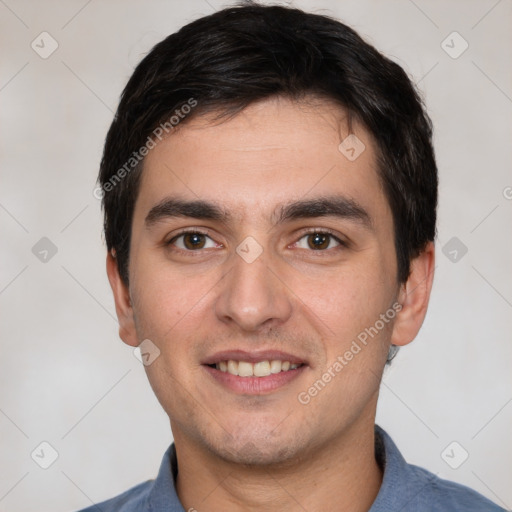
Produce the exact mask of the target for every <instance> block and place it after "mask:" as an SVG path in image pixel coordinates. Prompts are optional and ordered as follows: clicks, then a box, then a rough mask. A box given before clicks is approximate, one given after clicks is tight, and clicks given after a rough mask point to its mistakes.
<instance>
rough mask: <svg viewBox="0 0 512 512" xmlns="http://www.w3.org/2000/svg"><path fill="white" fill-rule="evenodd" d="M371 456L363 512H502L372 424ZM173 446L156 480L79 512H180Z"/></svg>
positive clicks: (176, 466) (182, 510)
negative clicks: (375, 473)
mask: <svg viewBox="0 0 512 512" xmlns="http://www.w3.org/2000/svg"><path fill="white" fill-rule="evenodd" d="M375 442H376V444H375V454H376V458H377V462H378V463H379V465H380V466H381V468H382V469H383V472H384V477H383V480H382V485H381V488H380V490H379V494H378V495H377V498H376V499H375V501H374V503H373V505H372V506H371V508H370V510H369V511H368V512H399V511H403V512H498V511H501V512H504V511H505V509H503V508H501V507H498V506H497V505H495V504H494V503H492V502H491V501H489V500H488V499H487V498H484V497H483V496H482V495H481V494H478V493H477V492H475V491H473V490H472V489H470V488H469V487H465V486H463V485H460V484H456V483H454V482H450V481H448V480H442V479H441V478H438V477H437V476H436V475H434V474H433V473H430V472H429V471H427V470H425V469H423V468H420V467H418V466H413V465H411V464H407V462H406V461H405V459H404V458H403V457H402V455H401V453H400V452H399V450H398V448H397V447H396V445H395V443H394V442H393V440H392V439H391V437H389V436H388V434H386V432H384V430H382V429H381V428H380V427H379V426H377V425H376V426H375ZM177 474H178V465H177V460H176V451H175V449H174V444H171V446H170V447H169V449H168V450H167V451H166V452H165V455H164V458H163V460H162V465H161V466H160V471H159V472H158V476H157V478H156V480H149V481H147V482H144V483H142V484H139V485H137V486H136V487H133V488H132V489H130V490H128V491H126V492H124V493H123V494H120V495H119V496H117V497H115V498H112V499H110V500H107V501H104V502H103V503H99V504H97V505H93V506H91V507H89V508H86V509H83V510H82V511H80V512H98V510H101V512H185V509H184V508H183V505H182V504H181V503H180V500H179V498H178V495H177V494H176V487H175V481H176V475H177Z"/></svg>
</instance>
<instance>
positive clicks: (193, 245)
mask: <svg viewBox="0 0 512 512" xmlns="http://www.w3.org/2000/svg"><path fill="white" fill-rule="evenodd" d="M205 243H206V241H205V236H204V235H201V234H200V233H187V234H186V235H183V244H184V245H185V247H186V248H187V249H190V250H194V249H202V248H203V247H204V245H205Z"/></svg>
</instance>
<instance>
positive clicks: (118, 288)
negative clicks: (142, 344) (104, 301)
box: [107, 250, 139, 347]
mask: <svg viewBox="0 0 512 512" xmlns="http://www.w3.org/2000/svg"><path fill="white" fill-rule="evenodd" d="M107 275H108V280H109V282H110V287H111V288H112V293H113V294H114V301H115V305H116V313H117V319H118V321H119V337H120V338H121V339H122V340H123V341H124V342H125V343H126V344H127V345H130V346H132V347H136V346H138V345H139V342H138V338H137V332H136V329H135V321H134V314H133V308H132V303H131V299H130V291H129V289H128V286H127V285H126V283H125V282H124V281H123V280H122V278H121V275H120V274H119V267H118V264H117V259H116V256H115V251H114V250H112V251H111V252H109V253H107Z"/></svg>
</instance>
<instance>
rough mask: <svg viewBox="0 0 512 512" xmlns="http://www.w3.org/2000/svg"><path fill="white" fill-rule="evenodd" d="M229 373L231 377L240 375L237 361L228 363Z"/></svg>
mask: <svg viewBox="0 0 512 512" xmlns="http://www.w3.org/2000/svg"><path fill="white" fill-rule="evenodd" d="M228 373H231V375H238V363H237V361H232V360H229V361H228Z"/></svg>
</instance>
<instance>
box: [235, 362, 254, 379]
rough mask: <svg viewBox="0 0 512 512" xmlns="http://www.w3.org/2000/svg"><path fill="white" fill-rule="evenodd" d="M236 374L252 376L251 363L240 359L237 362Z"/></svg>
mask: <svg viewBox="0 0 512 512" xmlns="http://www.w3.org/2000/svg"><path fill="white" fill-rule="evenodd" d="M238 375H240V377H252V376H253V371H252V364H251V363H246V362H245V361H240V362H239V363H238Z"/></svg>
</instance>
